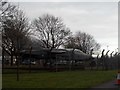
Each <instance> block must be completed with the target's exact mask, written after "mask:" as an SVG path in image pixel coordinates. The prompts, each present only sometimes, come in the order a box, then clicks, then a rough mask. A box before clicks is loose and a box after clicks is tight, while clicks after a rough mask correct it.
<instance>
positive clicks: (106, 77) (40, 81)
mask: <svg viewBox="0 0 120 90" xmlns="http://www.w3.org/2000/svg"><path fill="white" fill-rule="evenodd" d="M115 78H116V71H64V72H37V73H33V72H32V73H21V74H20V81H17V80H16V74H3V88H90V87H94V86H96V85H99V84H101V83H103V82H106V81H110V80H113V79H115Z"/></svg>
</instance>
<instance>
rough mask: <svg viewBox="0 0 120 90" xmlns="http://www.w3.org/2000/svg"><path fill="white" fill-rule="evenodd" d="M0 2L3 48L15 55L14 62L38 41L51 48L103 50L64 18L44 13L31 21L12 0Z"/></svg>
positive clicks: (87, 50) (40, 44)
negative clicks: (69, 25) (10, 1)
mask: <svg viewBox="0 0 120 90" xmlns="http://www.w3.org/2000/svg"><path fill="white" fill-rule="evenodd" d="M0 3H1V4H0V5H1V9H0V11H1V18H0V25H1V33H2V46H1V47H2V52H3V54H4V52H6V53H7V54H9V55H10V56H11V65H12V64H13V56H16V59H17V58H18V54H19V53H20V51H21V50H24V49H25V48H31V47H32V44H33V43H34V42H36V43H37V45H39V46H40V47H42V48H48V49H49V50H50V51H51V50H52V49H54V48H59V47H60V46H62V47H64V48H77V49H80V50H81V51H83V52H84V53H87V54H90V51H91V49H93V50H98V49H100V44H99V43H97V42H96V41H95V39H94V37H93V36H92V35H90V34H88V33H86V32H81V31H79V32H77V33H76V34H73V33H72V32H71V30H70V28H68V27H67V26H66V24H64V22H63V20H62V18H61V17H56V16H54V15H51V14H44V15H41V16H39V17H38V18H35V19H34V20H33V21H29V20H28V18H27V17H26V15H25V13H24V12H23V11H22V10H20V8H19V7H18V6H16V5H13V4H12V3H9V2H2V1H1V2H0ZM33 38H34V39H33ZM3 59H4V57H3Z"/></svg>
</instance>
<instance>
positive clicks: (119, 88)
mask: <svg viewBox="0 0 120 90" xmlns="http://www.w3.org/2000/svg"><path fill="white" fill-rule="evenodd" d="M98 89H100V90H101V89H102V90H120V85H116V80H113V81H110V82H107V83H103V84H101V85H98V86H96V87H93V88H91V89H90V90H98Z"/></svg>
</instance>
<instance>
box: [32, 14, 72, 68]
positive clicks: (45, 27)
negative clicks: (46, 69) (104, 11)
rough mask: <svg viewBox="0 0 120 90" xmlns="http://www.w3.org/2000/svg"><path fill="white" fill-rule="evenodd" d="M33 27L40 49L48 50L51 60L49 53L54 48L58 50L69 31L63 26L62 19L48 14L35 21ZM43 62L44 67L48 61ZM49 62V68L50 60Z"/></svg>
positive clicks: (49, 53)
mask: <svg viewBox="0 0 120 90" xmlns="http://www.w3.org/2000/svg"><path fill="white" fill-rule="evenodd" d="M33 27H34V29H35V31H36V32H37V34H36V36H37V37H38V38H39V42H40V45H41V47H43V48H47V49H48V50H49V51H48V57H49V58H51V51H52V50H53V49H54V48H59V46H61V45H62V44H63V43H64V41H65V38H67V37H68V36H69V35H70V30H69V29H68V28H67V27H66V25H64V24H63V21H62V19H61V18H59V17H55V16H53V15H50V14H44V15H43V16H41V17H39V18H38V19H35V20H34V21H33ZM45 61H46V62H45V64H44V65H46V63H47V62H48V60H45ZM49 62H50V66H51V64H52V62H51V60H49Z"/></svg>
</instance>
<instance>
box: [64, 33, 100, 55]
mask: <svg viewBox="0 0 120 90" xmlns="http://www.w3.org/2000/svg"><path fill="white" fill-rule="evenodd" d="M73 46H74V47H75V48H77V49H80V50H81V51H83V52H84V53H88V54H90V52H91V50H92V49H93V50H98V49H99V48H100V44H99V43H97V42H96V41H95V39H94V37H93V36H91V35H90V34H87V33H85V32H77V33H76V34H75V36H74V37H69V38H68V42H67V43H66V45H65V47H66V48H71V47H73Z"/></svg>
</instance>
